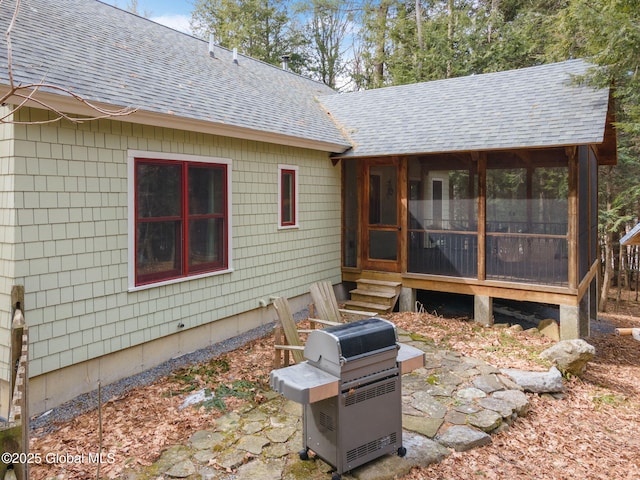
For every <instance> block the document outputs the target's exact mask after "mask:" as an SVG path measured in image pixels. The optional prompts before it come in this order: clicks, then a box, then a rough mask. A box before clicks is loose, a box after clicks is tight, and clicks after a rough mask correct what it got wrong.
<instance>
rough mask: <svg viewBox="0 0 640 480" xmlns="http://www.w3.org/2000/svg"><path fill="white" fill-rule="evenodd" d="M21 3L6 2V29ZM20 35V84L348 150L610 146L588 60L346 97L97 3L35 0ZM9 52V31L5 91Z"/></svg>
mask: <svg viewBox="0 0 640 480" xmlns="http://www.w3.org/2000/svg"><path fill="white" fill-rule="evenodd" d="M13 6H14V1H11V0H10V1H8V2H7V1H4V2H1V3H0V31H1V32H3V33H4V31H5V30H6V28H7V25H8V22H9V20H10V18H11V16H12V12H13ZM11 39H12V43H13V74H14V77H15V80H16V82H18V83H23V84H25V83H33V82H40V81H42V80H43V79H44V81H46V82H48V83H51V84H55V85H58V86H61V87H64V88H68V89H69V90H71V91H73V92H75V93H76V94H78V95H80V96H82V97H84V98H85V99H87V100H89V101H94V102H102V103H105V104H109V105H114V106H130V107H136V108H139V109H140V110H141V111H143V112H150V113H151V114H153V115H167V116H168V115H171V116H172V117H170V118H175V119H176V127H177V128H180V127H179V125H178V123H179V121H180V120H182V119H186V120H188V121H189V122H191V121H195V122H200V124H206V125H211V126H212V127H215V126H219V127H220V128H222V127H225V128H227V127H230V128H231V129H234V128H236V129H238V130H240V129H242V131H244V132H246V131H249V132H259V133H261V134H267V135H268V136H269V138H273V141H274V142H277V143H285V144H286V143H288V142H289V141H290V140H291V139H300V140H301V141H310V142H313V143H314V147H313V148H320V149H322V150H326V151H333V152H336V153H338V154H339V155H340V154H341V155H342V156H347V157H349V156H350V157H362V156H378V155H401V154H417V153H436V152H452V151H474V150H475V151H478V150H494V149H512V148H525V147H527V148H530V147H547V146H562V145H577V144H589V143H600V142H602V141H603V135H604V132H605V125H606V115H607V107H608V98H609V92H608V89H601V90H595V89H592V88H590V87H586V86H576V85H574V84H572V83H571V78H572V76H574V75H581V74H583V73H585V72H586V71H587V69H588V68H589V65H588V64H587V63H586V62H584V61H581V60H572V61H567V62H562V63H556V64H550V65H542V66H538V67H531V68H524V69H520V70H512V71H505V72H498V73H491V74H485V75H475V76H470V77H461V78H453V79H447V80H439V81H433V82H426V83H419V84H412V85H404V86H396V87H387V88H381V89H376V90H367V91H362V92H354V93H344V94H337V93H336V92H335V91H333V90H332V89H330V88H328V87H327V86H325V85H323V84H322V83H319V82H315V81H312V80H309V79H307V78H304V77H302V76H299V75H296V74H293V73H291V72H287V71H284V70H282V69H281V68H278V67H275V66H272V65H268V64H266V63H263V62H260V61H257V60H254V59H251V58H248V57H245V56H242V55H239V56H238V57H239V58H238V60H239V61H238V62H237V63H236V62H234V61H233V56H232V52H230V51H229V50H226V49H223V48H220V47H216V48H215V58H211V57H210V56H209V53H208V42H205V41H202V40H200V39H197V38H195V37H192V36H190V35H186V34H184V33H180V32H177V31H175V30H172V29H170V28H167V27H164V26H162V25H159V24H157V23H154V22H152V21H150V20H147V19H144V18H141V17H138V16H136V15H133V14H130V13H128V12H125V11H123V10H120V9H118V8H115V7H112V6H110V5H107V4H104V3H102V2H100V1H96V0H56V1H51V0H24V1H23V2H22V9H21V11H20V13H19V15H18V18H17V22H16V25H15V27H14V30H13V32H12V35H11ZM6 53H7V52H6V45H5V37H4V35H2V36H1V37H0V87H1V85H3V84H5V85H6V84H8V80H7V69H6V64H7V55H6ZM56 93H60V92H56ZM126 118H127V117H125V119H126ZM183 128H188V126H187V127H183ZM212 130H215V128H212ZM245 138H246V137H245Z"/></svg>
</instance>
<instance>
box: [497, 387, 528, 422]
mask: <svg viewBox="0 0 640 480" xmlns="http://www.w3.org/2000/svg"><path fill="white" fill-rule="evenodd" d="M491 397H492V398H497V399H498V400H503V401H505V402H509V403H510V404H511V405H513V407H514V410H515V411H516V413H517V414H518V415H519V416H521V417H522V416H524V415H526V414H527V412H528V411H529V399H528V398H527V396H526V395H525V394H524V393H523V392H521V391H519V390H505V391H503V392H494V393H493V394H492V395H491Z"/></svg>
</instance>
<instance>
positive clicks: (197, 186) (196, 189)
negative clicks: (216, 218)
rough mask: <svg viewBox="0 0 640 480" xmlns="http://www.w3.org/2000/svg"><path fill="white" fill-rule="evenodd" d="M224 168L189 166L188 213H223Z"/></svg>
mask: <svg viewBox="0 0 640 480" xmlns="http://www.w3.org/2000/svg"><path fill="white" fill-rule="evenodd" d="M225 173H226V172H225V169H224V168H220V167H219V168H211V167H205V166H193V165H191V166H189V214H190V215H208V214H209V215H210V214H218V215H221V214H224V211H225V201H224V200H225V177H226V175H225Z"/></svg>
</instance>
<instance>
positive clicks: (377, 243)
mask: <svg viewBox="0 0 640 480" xmlns="http://www.w3.org/2000/svg"><path fill="white" fill-rule="evenodd" d="M397 252H398V233H397V232H389V231H377V230H371V231H369V258H375V259H377V260H397V259H398V253H397Z"/></svg>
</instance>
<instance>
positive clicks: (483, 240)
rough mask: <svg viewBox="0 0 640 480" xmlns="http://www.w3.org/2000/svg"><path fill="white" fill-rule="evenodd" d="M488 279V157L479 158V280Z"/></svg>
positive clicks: (482, 155)
mask: <svg viewBox="0 0 640 480" xmlns="http://www.w3.org/2000/svg"><path fill="white" fill-rule="evenodd" d="M486 278H487V155H486V154H484V153H482V154H481V155H480V156H479V158H478V280H485V279H486Z"/></svg>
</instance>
